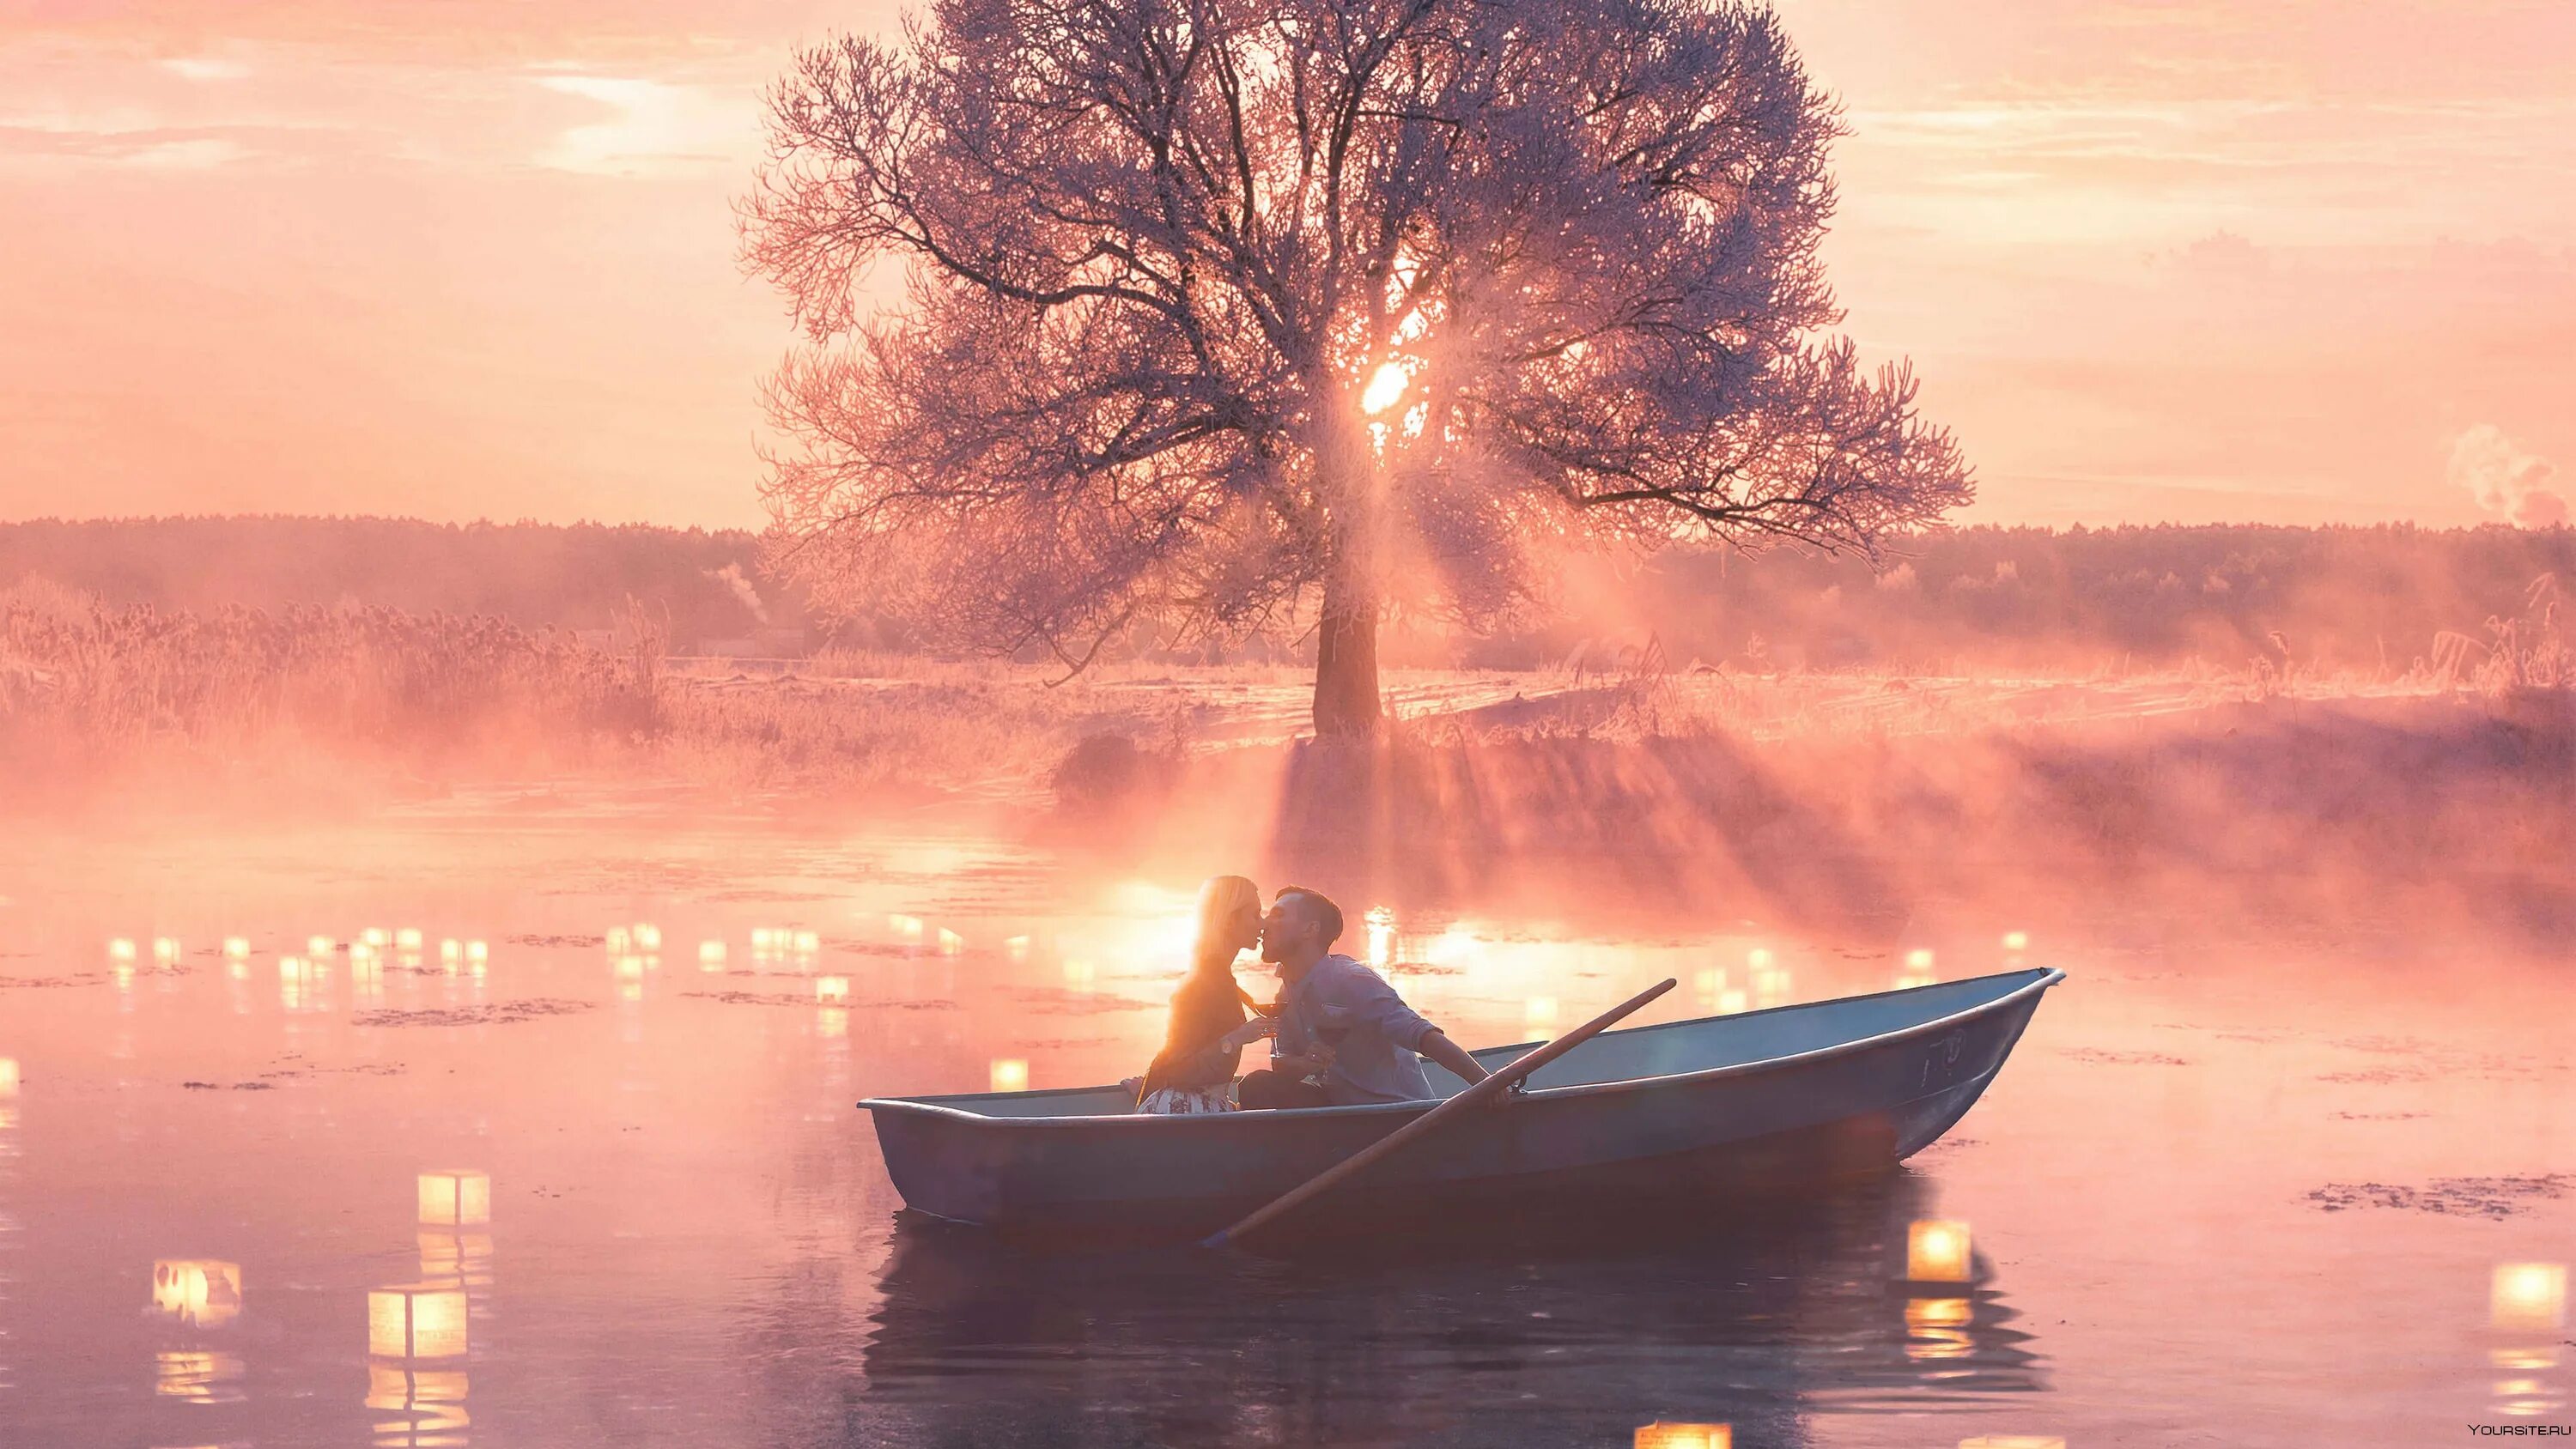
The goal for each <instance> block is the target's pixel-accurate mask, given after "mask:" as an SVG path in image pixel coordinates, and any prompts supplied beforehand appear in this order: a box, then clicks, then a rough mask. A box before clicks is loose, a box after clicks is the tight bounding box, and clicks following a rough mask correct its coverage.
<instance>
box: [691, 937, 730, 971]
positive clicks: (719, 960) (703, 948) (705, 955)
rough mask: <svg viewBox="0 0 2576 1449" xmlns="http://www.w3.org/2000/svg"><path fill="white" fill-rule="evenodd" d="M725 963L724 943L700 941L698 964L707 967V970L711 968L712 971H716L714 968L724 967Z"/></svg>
mask: <svg viewBox="0 0 2576 1449" xmlns="http://www.w3.org/2000/svg"><path fill="white" fill-rule="evenodd" d="M724 963H725V943H724V942H722V941H700V942H699V943H698V964H699V965H701V966H704V967H707V968H709V969H710V970H712V969H714V968H716V967H719V966H722V965H724Z"/></svg>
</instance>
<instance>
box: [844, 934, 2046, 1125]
mask: <svg viewBox="0 0 2576 1449" xmlns="http://www.w3.org/2000/svg"><path fill="white" fill-rule="evenodd" d="M2023 971H2037V972H2039V975H2038V976H2037V977H2035V978H2033V979H2032V980H2029V981H2026V982H2024V983H2023V984H2021V985H2020V986H2017V987H2014V988H2013V989H2012V990H2011V991H2008V992H2006V993H2004V994H2003V995H2001V996H1998V997H1996V998H1995V999H1994V1000H1992V1001H1984V1002H1979V1003H1978V1004H1976V1005H1974V1006H1970V1007H1966V1008H1963V1009H1961V1010H1958V1011H1953V1012H1950V1013H1948V1014H1947V1015H1944V1016H1937V1017H1934V1018H1932V1019H1931V1020H1929V1021H1922V1022H1917V1023H1915V1024H1914V1025H1912V1026H1901V1027H1897V1028H1895V1029H1894V1030H1891V1031H1883V1032H1879V1033H1877V1034H1875V1035H1872V1036H1864V1037H1854V1038H1852V1039H1851V1040H1849V1041H1840V1042H1835V1043H1833V1044H1832V1045H1830V1046H1821V1047H1815V1048H1811V1049H1810V1050H1807V1051H1803V1052H1791V1053H1789V1054H1787V1055H1785V1056H1776V1057H1763V1058H1761V1059H1760V1060H1758V1061H1750V1062H1734V1063H1730V1064H1729V1065H1726V1066H1722V1067H1699V1068H1695V1069H1693V1070H1691V1071H1687V1072H1664V1073H1660V1074H1657V1075H1655V1076H1650V1077H1617V1078H1613V1079H1611V1080H1609V1081H1606V1082H1570V1083H1568V1084H1566V1085H1564V1086H1561V1087H1533V1088H1529V1089H1526V1090H1524V1091H1522V1092H1519V1093H1517V1094H1516V1095H1518V1096H1520V1097H1522V1098H1525V1099H1527V1100H1530V1101H1542V1100H1544V1101H1560V1100H1565V1099H1569V1098H1574V1097H1590V1096H1604V1095H1608V1094H1611V1093H1618V1092H1636V1091H1645V1090H1648V1089H1650V1088H1655V1087H1664V1086H1672V1085H1677V1084H1682V1083H1697V1082H1706V1081H1714V1080H1717V1079H1719V1078H1723V1077H1737V1076H1750V1075H1752V1074H1753V1073H1756V1072H1766V1071H1771V1070H1774V1069H1777V1068H1781V1067H1787V1066H1801V1065H1808V1064H1812V1063H1815V1062H1821V1061H1830V1060H1833V1059H1834V1058H1837V1057H1844V1056H1851V1055H1854V1054H1856V1053H1859V1052H1862V1051H1866V1050H1868V1049H1871V1048H1873V1047H1880V1046H1886V1045H1889V1044H1891V1043H1895V1042H1900V1041H1903V1040H1905V1039H1906V1038H1908V1037H1914V1036H1928V1035H1932V1034H1935V1033H1937V1032H1939V1031H1941V1030H1942V1029H1943V1028H1946V1027H1950V1026H1954V1025H1956V1024H1957V1023H1959V1022H1962V1021H1966V1020H1969V1019H1970V1018H1973V1017H1979V1016H1984V1015H1986V1014H1988V1013H1990V1012H1994V1011H1999V1010H2001V1009H2003V1008H2004V1007H2007V1006H2010V1005H2011V1004H2013V1003H2014V1002H2017V1001H2019V1000H2021V999H2022V998H2024V997H2027V996H2036V995H2038V994H2039V993H2041V992H2044V991H2046V990H2048V989H2049V988H2050V987H2052V986H2055V985H2056V984H2058V983H2059V982H2061V981H2064V980H2065V979H2066V973H2065V972H2064V971H2061V970H2059V969H2057V968H2056V967H2054V966H2048V967H2024V968H2023ZM2020 974H2022V972H2019V971H1997V972H1994V973H1992V974H1990V975H1987V976H1969V977H1964V978H1962V979H1961V980H1960V981H1936V982H1933V983H1931V984H1930V985H1926V986H1904V987H1898V988H1896V989H1894V990H1891V991H1870V992H1863V993H1862V994H1860V995H1858V996H1836V997H1828V998H1827V999H1825V1000H1823V1001H1796V1002H1790V1003H1788V1004H1786V1005H1783V1006H1767V1007H1763V1008H1761V1009H1759V1010H1756V1011H1742V1012H1734V1013H1731V1014H1727V1015H1723V1016H1694V1017H1686V1018H1684V1019H1682V1020H1680V1021H1659V1022H1656V1023H1654V1024H1653V1025H1651V1026H1640V1027H1631V1028H1629V1029H1628V1030H1627V1031H1623V1032H1609V1033H1604V1035H1605V1036H1607V1035H1617V1036H1626V1035H1631V1034H1642V1033H1645V1032H1650V1031H1667V1030H1670V1029H1672V1028H1675V1027H1684V1026H1696V1025H1699V1024H1701V1023H1704V1022H1712V1021H1744V1020H1748V1019H1750V1018H1752V1017H1756V1016H1768V1015H1771V1014H1774V1013H1777V1012H1784V1011H1808V1010H1813V1009H1815V1008H1817V1007H1820V1006H1831V1005H1834V1004H1836V1003H1839V1002H1846V1001H1868V1000H1871V999H1873V998H1876V997H1881V996H1904V995H1908V994H1910V993H1913V992H1917V991H1935V990H1938V989H1940V988H1941V987H1944V986H1958V985H1963V984H1965V983H1966V982H1969V981H1992V980H1996V979H1999V978H2001V977H2006V976H2017V975H2020ZM1514 1045H1518V1046H1522V1047H1529V1046H1536V1045H1538V1043H1535V1042H1529V1043H1515V1044H1514ZM1510 1049H1511V1048H1510V1047H1509V1046H1506V1047H1486V1048H1484V1049H1483V1050H1485V1051H1498V1050H1510ZM1115 1086H1116V1083H1104V1084H1102V1085H1100V1086H1090V1087H1050V1088H1047V1089H1045V1090H1043V1091H1035V1092H1001V1093H985V1092H978V1093H967V1094H965V1095H968V1096H984V1097H991V1096H1004V1097H1011V1098H1015V1099H1025V1098H1030V1097H1070V1096H1077V1095H1081V1094H1083V1093H1089V1092H1098V1091H1103V1090H1107V1089H1110V1088H1114V1087H1115ZM1447 1100H1449V1099H1448V1098H1446V1097H1423V1098H1415V1099H1409V1100H1406V1101H1402V1102H1353V1103H1349V1104H1347V1105H1343V1106H1328V1107H1272V1108H1265V1109H1262V1110H1259V1111H1249V1112H1215V1113H1204V1114H1197V1115H1190V1116H1171V1115H1164V1114H1158V1113H1149V1112H1115V1113H1097V1114H1086V1115H1083V1116H1079V1117H996V1116H990V1115H987V1114H985V1113H982V1112H970V1111H967V1110H966V1109H965V1108H963V1107H950V1106H946V1105H943V1104H941V1103H937V1102H924V1101H918V1100H915V1099H913V1098H909V1097H867V1098H863V1099H861V1100H860V1101H859V1103H858V1106H859V1108H860V1109H861V1110H864V1111H867V1112H869V1113H877V1112H886V1111H899V1112H914V1113H920V1114H922V1115H924V1116H928V1117H932V1118H936V1119H942V1120H947V1119H954V1120H956V1121H959V1122H971V1123H978V1124H982V1125H985V1126H990V1127H997V1128H1005V1129H1021V1128H1043V1127H1050V1126H1077V1127H1099V1126H1102V1125H1104V1124H1108V1123H1121V1122H1123V1123H1139V1124H1142V1123H1156V1122H1174V1121H1191V1122H1226V1121H1236V1120H1241V1119H1246V1118H1265V1119H1271V1120H1278V1121H1305V1120H1309V1119H1316V1118H1326V1117H1342V1116H1354V1115H1359V1114H1364V1113H1386V1112H1413V1113H1420V1112H1422V1111H1425V1110H1427V1109H1428V1108H1429V1107H1432V1106H1437V1105H1438V1104H1440V1103H1441V1102H1445V1101H1447Z"/></svg>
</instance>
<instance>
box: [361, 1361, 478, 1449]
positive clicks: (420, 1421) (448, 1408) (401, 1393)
mask: <svg viewBox="0 0 2576 1449" xmlns="http://www.w3.org/2000/svg"><path fill="white" fill-rule="evenodd" d="M466 1389H467V1383H466V1378H465V1371H464V1370H463V1369H421V1368H412V1367H409V1366H406V1365H402V1364H388V1363H371V1364H369V1365H367V1399H366V1406H367V1407H368V1408H369V1409H372V1410H374V1411H375V1414H374V1416H373V1417H372V1418H371V1421H370V1423H371V1427H372V1429H373V1430H374V1435H375V1438H374V1442H375V1444H376V1445H377V1446H378V1449H454V1446H459V1445H463V1444H466V1443H469V1442H471V1441H470V1437H469V1435H468V1434H467V1430H468V1429H470V1428H471V1427H472V1425H473V1419H472V1416H471V1415H469V1414H468V1413H467V1411H466V1407H465V1395H466Z"/></svg>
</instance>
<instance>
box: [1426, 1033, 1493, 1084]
mask: <svg viewBox="0 0 2576 1449" xmlns="http://www.w3.org/2000/svg"><path fill="white" fill-rule="evenodd" d="M1414 1050H1415V1051H1418V1052H1420V1053H1422V1054H1423V1055H1424V1056H1426V1057H1429V1058H1431V1059H1432V1060H1433V1061H1435V1062H1438V1063H1439V1064H1440V1065H1442V1066H1444V1067H1447V1068H1448V1069H1449V1070H1450V1071H1451V1072H1452V1073H1454V1074H1455V1075H1456V1076H1457V1077H1458V1079H1459V1080H1460V1081H1463V1082H1465V1083H1466V1084H1467V1085H1468V1086H1471V1087H1472V1086H1474V1085H1476V1084H1477V1083H1478V1082H1481V1081H1483V1080H1484V1079H1485V1078H1487V1077H1490V1076H1492V1075H1493V1073H1491V1072H1489V1071H1486V1070H1485V1069H1484V1068H1483V1067H1482V1066H1479V1065H1478V1064H1477V1062H1476V1059H1475V1058H1474V1057H1471V1056H1469V1055H1467V1049H1466V1048H1465V1047H1462V1046H1460V1045H1458V1044H1457V1043H1456V1042H1454V1041H1451V1040H1450V1039H1449V1033H1447V1032H1445V1031H1442V1030H1441V1029H1440V1028H1438V1027H1436V1026H1435V1027H1433V1028H1431V1030H1430V1032H1429V1033H1428V1034H1426V1035H1425V1036H1424V1037H1423V1038H1422V1045H1420V1046H1418V1047H1415V1048H1414Z"/></svg>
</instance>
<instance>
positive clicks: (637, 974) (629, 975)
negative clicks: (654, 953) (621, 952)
mask: <svg viewBox="0 0 2576 1449" xmlns="http://www.w3.org/2000/svg"><path fill="white" fill-rule="evenodd" d="M616 970H617V979H618V980H620V981H641V980H643V979H644V958H643V957H641V956H620V957H618V958H617V966H616Z"/></svg>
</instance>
